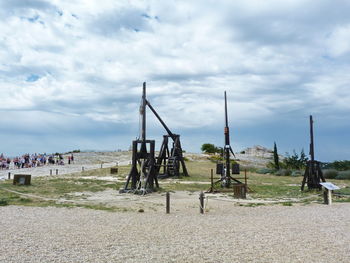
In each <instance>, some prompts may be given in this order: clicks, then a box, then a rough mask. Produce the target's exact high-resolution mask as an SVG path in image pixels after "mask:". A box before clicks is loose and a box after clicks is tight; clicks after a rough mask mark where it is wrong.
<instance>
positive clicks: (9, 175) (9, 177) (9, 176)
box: [8, 172, 11, 180]
mask: <svg viewBox="0 0 350 263" xmlns="http://www.w3.org/2000/svg"><path fill="white" fill-rule="evenodd" d="M8 179H9V180H10V179H11V173H10V172H9V174H8Z"/></svg>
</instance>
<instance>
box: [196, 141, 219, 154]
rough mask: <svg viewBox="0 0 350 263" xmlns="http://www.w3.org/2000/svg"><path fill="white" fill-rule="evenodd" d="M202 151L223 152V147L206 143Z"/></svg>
mask: <svg viewBox="0 0 350 263" xmlns="http://www.w3.org/2000/svg"><path fill="white" fill-rule="evenodd" d="M201 150H202V152H205V153H221V152H222V148H221V147H216V146H215V145H214V144H212V143H204V144H203V145H202V147H201Z"/></svg>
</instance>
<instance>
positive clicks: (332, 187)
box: [320, 183, 340, 190]
mask: <svg viewBox="0 0 350 263" xmlns="http://www.w3.org/2000/svg"><path fill="white" fill-rule="evenodd" d="M320 185H322V186H323V187H324V188H326V189H327V190H339V189H340V188H339V187H338V186H336V185H335V184H332V183H320Z"/></svg>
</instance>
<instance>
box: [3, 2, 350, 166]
mask: <svg viewBox="0 0 350 263" xmlns="http://www.w3.org/2000/svg"><path fill="white" fill-rule="evenodd" d="M349 72H350V1H346V0H344V1H342V0H338V1H332V0H328V1H327V0H318V1H314V0H284V1H280V0H264V1H260V0H249V1H247V0H235V1H231V0H222V1H218V0H216V1H214V0H202V1H186V0H168V1H160V0H158V1H157V0H144V1H136V0H135V1H131V0H129V1H124V0H118V1H115V0H103V1H101V0H100V1H97V0H90V1H88V0H51V1H45V0H0V114H1V122H0V123H1V124H0V138H1V145H0V152H3V153H5V154H7V155H17V154H21V153H26V152H48V153H49V152H65V151H70V150H74V149H81V150H117V149H128V148H129V146H130V144H131V141H132V140H134V139H135V138H136V137H138V136H139V126H140V125H139V104H140V100H141V93H142V83H143V82H144V81H145V82H147V97H148V100H149V101H150V103H151V104H152V106H153V107H154V108H155V109H156V110H157V112H158V114H159V115H160V116H161V117H162V118H163V120H164V121H165V123H166V124H167V125H168V126H169V128H170V129H171V130H172V132H173V133H177V134H180V135H181V140H182V146H183V148H184V150H186V151H188V152H200V147H201V145H202V144H203V143H213V144H215V145H217V146H222V145H223V144H224V137H223V128H224V91H227V96H228V112H229V126H230V132H231V145H232V147H233V148H234V150H235V151H236V152H238V151H241V150H243V149H244V148H246V147H251V146H253V145H262V146H265V147H268V148H272V147H273V143H274V141H275V142H276V143H277V146H278V150H279V153H281V154H284V153H285V152H289V153H292V152H293V150H295V151H296V152H298V153H299V152H300V151H301V150H302V149H304V150H305V152H306V153H308V152H309V150H308V147H309V146H308V145H309V115H313V118H314V133H315V155H316V159H318V160H320V161H333V160H343V159H350V134H349V128H350V121H349V120H350V117H349V116H350V87H349V85H350V73H349ZM147 114H148V115H147V117H148V122H147V138H148V139H155V140H156V147H157V148H159V147H160V143H161V139H162V135H163V134H165V130H164V129H163V128H162V126H161V125H160V123H158V122H157V120H156V119H155V118H154V116H152V114H151V112H150V111H148V113H147Z"/></svg>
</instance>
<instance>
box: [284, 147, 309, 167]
mask: <svg viewBox="0 0 350 263" xmlns="http://www.w3.org/2000/svg"><path fill="white" fill-rule="evenodd" d="M307 161H308V158H307V157H306V155H305V153H304V149H303V150H301V153H300V157H299V155H298V154H297V153H296V152H295V150H293V155H292V156H290V155H289V153H286V158H285V159H284V160H283V165H284V166H285V167H286V168H289V169H297V170H300V169H303V168H305V167H306V163H307Z"/></svg>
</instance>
